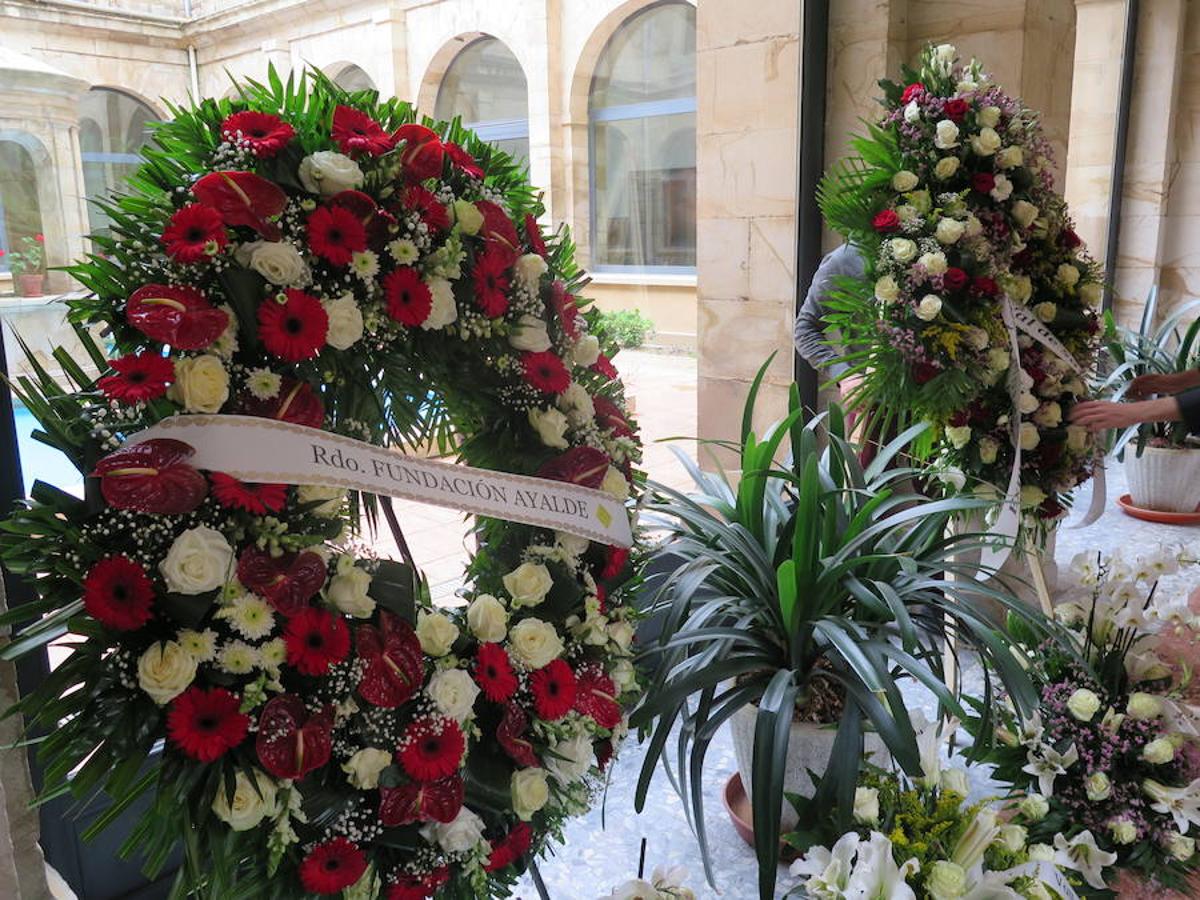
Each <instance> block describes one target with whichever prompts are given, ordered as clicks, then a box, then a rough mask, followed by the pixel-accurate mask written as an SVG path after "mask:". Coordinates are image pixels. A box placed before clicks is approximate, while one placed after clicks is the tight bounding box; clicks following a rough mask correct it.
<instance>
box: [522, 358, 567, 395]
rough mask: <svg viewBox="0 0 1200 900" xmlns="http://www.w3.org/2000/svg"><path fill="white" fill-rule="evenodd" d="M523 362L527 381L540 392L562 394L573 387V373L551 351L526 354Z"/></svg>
mask: <svg viewBox="0 0 1200 900" xmlns="http://www.w3.org/2000/svg"><path fill="white" fill-rule="evenodd" d="M521 362H522V364H523V365H524V367H525V380H526V381H527V382H529V384H531V385H533V387H535V388H537V389H538V390H539V391H543V392H544V393H547V394H561V393H562V392H563V391H565V390H566V389H567V388H568V387H570V386H571V373H570V372H568V371H567V366H566V364H565V363H564V362H563V361H562V360H561V359H559V358H558V356H556V355H555V354H554V353H553V352H552V351H550V350H543V351H542V352H541V353H525V354H523V355H522V357H521Z"/></svg>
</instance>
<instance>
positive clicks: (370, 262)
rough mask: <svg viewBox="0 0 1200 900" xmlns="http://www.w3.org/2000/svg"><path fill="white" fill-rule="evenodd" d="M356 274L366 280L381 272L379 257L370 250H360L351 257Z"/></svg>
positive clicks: (351, 265) (351, 263)
mask: <svg viewBox="0 0 1200 900" xmlns="http://www.w3.org/2000/svg"><path fill="white" fill-rule="evenodd" d="M350 268H351V269H353V270H354V274H355V275H357V276H358V277H359V278H361V279H362V280H363V281H366V280H368V279H370V278H374V277H375V276H376V275H378V274H379V257H378V256H376V255H375V254H374V253H373V252H372V251H370V250H359V251H357V252H356V253H354V254H353V255H352V256H351V257H350Z"/></svg>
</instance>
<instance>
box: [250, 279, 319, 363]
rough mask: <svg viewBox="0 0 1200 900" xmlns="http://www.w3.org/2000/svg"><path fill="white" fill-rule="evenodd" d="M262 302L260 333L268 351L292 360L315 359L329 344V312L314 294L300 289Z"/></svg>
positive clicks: (259, 310)
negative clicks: (280, 299) (280, 300)
mask: <svg viewBox="0 0 1200 900" xmlns="http://www.w3.org/2000/svg"><path fill="white" fill-rule="evenodd" d="M282 296H283V298H284V299H283V302H282V303H281V302H279V299H278V297H268V298H267V299H266V300H264V301H263V302H262V303H260V304H259V305H258V336H259V338H261V339H262V342H263V346H264V347H266V348H267V351H268V352H270V353H273V354H275V355H276V356H278V357H279V358H280V359H284V360H287V361H288V362H300V361H301V360H304V359H312V358H313V357H314V356H316V355H317V354H318V353H320V352H321V348H322V347H324V346H325V338H326V336H327V335H328V334H329V313H327V312H326V311H325V307H324V306H322V305H321V301H320V300H318V299H317V298H316V297H314V296H313V295H312V294H306V293H305V292H304V291H301V290H298V289H296V288H288V289H287V290H285V291H284V292H283V295H282Z"/></svg>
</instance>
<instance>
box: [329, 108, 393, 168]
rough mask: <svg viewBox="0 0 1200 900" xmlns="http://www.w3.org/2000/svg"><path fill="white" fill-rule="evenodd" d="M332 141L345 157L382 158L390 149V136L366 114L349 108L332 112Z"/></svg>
mask: <svg viewBox="0 0 1200 900" xmlns="http://www.w3.org/2000/svg"><path fill="white" fill-rule="evenodd" d="M333 139H334V141H336V142H337V145H338V147H340V148H341V151H342V152H343V153H345V154H346V155H347V156H358V155H360V154H363V153H366V154H367V155H369V156H382V155H383V154H385V153H387V152H388V151H389V150H391V149H392V136H391V135H390V134H388V133H387V132H386V131H384V130H383V127H382V126H381V125H380V124H379V123H378V122H376V121H375V120H374V119H372V118H371V117H370V116H368V115H367V114H366V113H364V112H361V111H359V110H357V109H354V108H353V107H350V106H339V107H337V109H335V110H334V111H333Z"/></svg>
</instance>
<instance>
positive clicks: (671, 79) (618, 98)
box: [591, 3, 696, 110]
mask: <svg viewBox="0 0 1200 900" xmlns="http://www.w3.org/2000/svg"><path fill="white" fill-rule="evenodd" d="M695 96H696V10H695V8H694V7H692V6H691V4H687V3H668V4H665V5H663V6H655V7H652V8H651V9H648V10H647V11H646V12H644V13H641V14H639V15H637V16H635V17H634V18H632V19H630V20H629V22H628V23H627V24H626V25H625V26H623V27H622V28H621V30H620V31H618V32H617V33H616V34H615V35H613V37H612V40H610V41H609V43H608V46H607V47H606V48H605V49H604V55H603V56H602V57H601V59H600V64H599V65H598V66H597V67H596V75H595V77H594V78H593V81H592V94H591V108H592V109H593V110H595V109H602V108H605V107H610V106H625V105H627V104H630V103H646V102H649V101H654V100H673V99H677V98H681V97H695Z"/></svg>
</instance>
